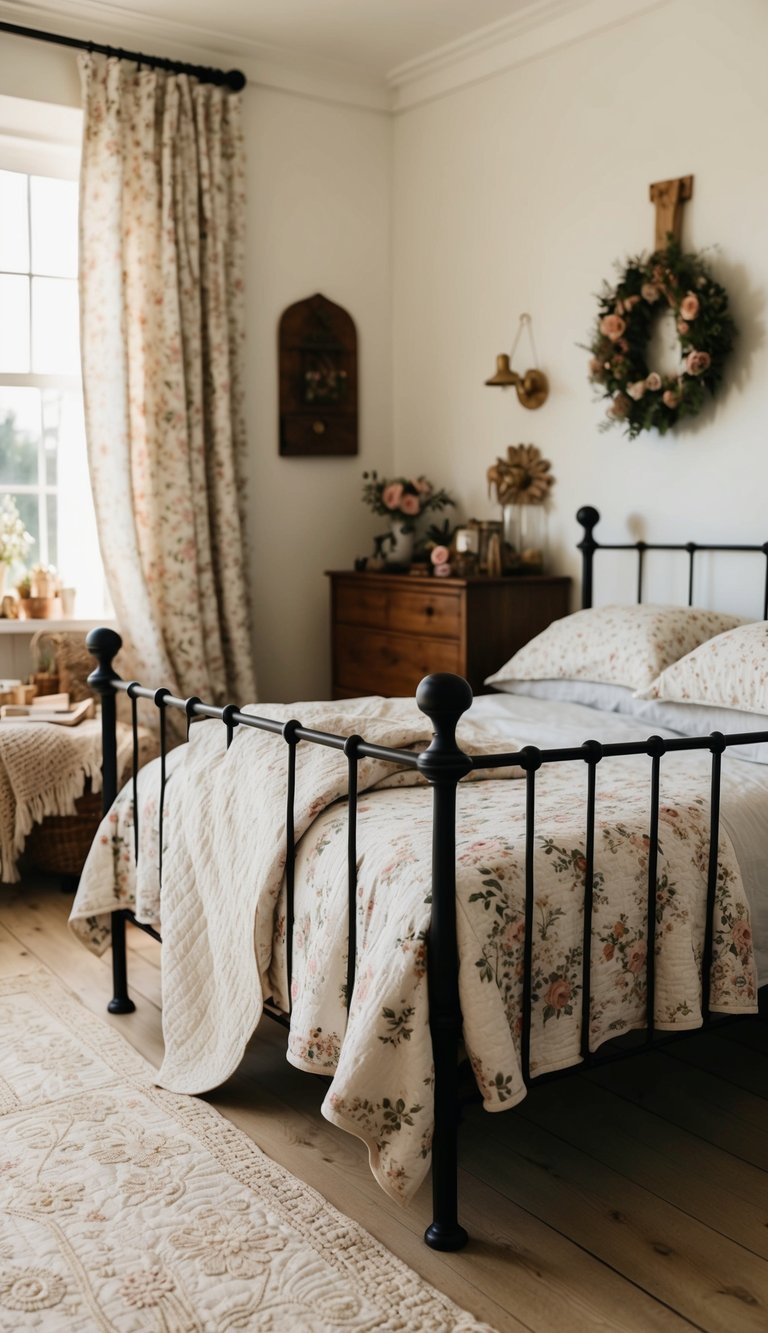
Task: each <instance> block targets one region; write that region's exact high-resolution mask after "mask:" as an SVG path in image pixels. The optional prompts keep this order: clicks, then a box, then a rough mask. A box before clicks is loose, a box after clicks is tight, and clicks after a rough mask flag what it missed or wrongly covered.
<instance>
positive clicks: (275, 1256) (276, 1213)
mask: <svg viewBox="0 0 768 1333" xmlns="http://www.w3.org/2000/svg"><path fill="white" fill-rule="evenodd" d="M62 1043H63V1046H64V1049H65V1050H66V1059H62V1060H59V1061H58V1062H56V1064H55V1065H54V1064H53V1063H52V1061H51V1053H52V1052H53V1051H56V1050H59V1049H61V1048H62ZM153 1074H154V1071H153V1070H152V1068H151V1067H150V1066H149V1065H147V1064H146V1063H145V1062H144V1061H143V1060H142V1059H140V1057H139V1056H138V1055H137V1054H136V1053H135V1052H134V1051H133V1050H132V1048H131V1047H130V1046H129V1045H128V1043H127V1042H126V1041H125V1040H124V1039H123V1038H122V1037H121V1036H120V1035H119V1034H118V1033H117V1032H115V1030H114V1029H110V1028H109V1027H107V1026H106V1025H105V1024H104V1023H102V1022H101V1021H100V1020H98V1019H96V1018H95V1017H94V1016H93V1015H92V1014H90V1013H88V1012H87V1011H86V1010H85V1009H83V1007H82V1006H81V1005H80V1004H79V1003H77V1002H76V1001H75V1000H74V999H73V998H72V997H71V996H70V995H68V994H67V992H66V991H65V990H63V989H62V988H61V987H60V986H58V985H56V984H55V983H53V982H52V981H51V980H50V978H49V977H48V976H47V975H46V974H45V973H37V972H34V973H32V974H29V975H26V976H22V977H14V978H10V979H9V978H3V979H2V980H0V1080H1V1081H2V1082H3V1084H4V1085H5V1086H6V1087H7V1088H8V1089H9V1097H8V1098H7V1100H6V1101H3V1102H0V1330H2V1331H3V1333H22V1331H23V1330H25V1329H38V1330H41V1329H42V1330H46V1333H92V1331H93V1330H95V1329H104V1330H107V1329H114V1330H121V1333H150V1331H152V1333H182V1330H184V1333H232V1330H235V1329H254V1330H255V1329H262V1330H268V1329H273V1330H278V1329H323V1330H327V1333H334V1330H338V1331H339V1333H342V1330H343V1333H372V1330H374V1329H376V1330H378V1329H381V1330H384V1331H385V1333H386V1330H390V1331H391V1333H395V1330H399V1331H400V1333H407V1330H412V1333H417V1331H418V1333H421V1330H425V1333H492V1330H491V1329H490V1328H489V1326H488V1325H487V1324H480V1323H478V1322H476V1321H475V1320H474V1319H473V1317H472V1316H471V1315H469V1314H466V1313H465V1312H464V1311H462V1310H460V1309H459V1308H458V1307H457V1306H456V1305H454V1304H453V1303H452V1302H451V1301H450V1300H448V1298H447V1297H445V1296H443V1295H442V1294H441V1293H440V1292H438V1291H435V1290H434V1289H433V1288H431V1287H430V1286H428V1285H427V1284H426V1283H425V1282H423V1281H422V1280H421V1279H420V1278H419V1277H417V1276H416V1274H415V1273H413V1272H412V1271H411V1270H410V1269H408V1268H407V1267H406V1266H405V1265H404V1264H402V1263H400V1261H399V1260H398V1259H396V1258H395V1256H394V1255H392V1254H390V1253H388V1252H387V1251H386V1250H385V1249H384V1248H383V1246H381V1245H379V1244H378V1242H377V1241H375V1240H373V1238H372V1237H371V1236H369V1235H367V1234H366V1233H365V1232H364V1231H363V1230H362V1229H361V1228H360V1227H358V1226H357V1225H356V1224H355V1223H354V1222H351V1221H349V1220H348V1219H347V1218H345V1217H343V1216H342V1215H341V1214H340V1213H338V1212H337V1211H336V1210H335V1209H334V1208H332V1207H331V1206H330V1205H329V1204H327V1203H326V1202H325V1200H324V1199H321V1198H320V1196H319V1195H318V1194H316V1193H315V1192H314V1190H311V1189H310V1188H309V1187H308V1186H306V1185H304V1184H303V1183H302V1182H301V1181H299V1180H297V1179H296V1178H295V1177H294V1176H291V1175H290V1174H289V1173H288V1172H287V1171H285V1170H283V1168H282V1167H279V1166H277V1165H276V1164H275V1163H274V1162H271V1161H270V1160H269V1159H268V1158H267V1157H265V1156H264V1155H263V1154H262V1153H261V1151H260V1150H259V1149H258V1148H257V1147H256V1145H255V1144H254V1143H252V1142H251V1141H250V1140H249V1139H248V1138H246V1136H245V1135H244V1134H242V1133H240V1131H239V1130H237V1129H236V1128H235V1127H234V1125H232V1124H230V1123H229V1122H228V1121H226V1120H224V1119H223V1118H222V1117H221V1116H220V1115H219V1114H218V1113H217V1112H216V1111H214V1110H213V1109H212V1108H211V1107H209V1106H206V1105H205V1104H204V1103H201V1102H195V1101H193V1100H192V1099H190V1098H185V1097H173V1096H171V1095H169V1094H168V1093H167V1092H162V1091H160V1090H159V1089H158V1088H156V1087H155V1086H153Z"/></svg>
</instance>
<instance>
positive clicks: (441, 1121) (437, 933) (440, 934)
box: [416, 672, 472, 1250]
mask: <svg viewBox="0 0 768 1333" xmlns="http://www.w3.org/2000/svg"><path fill="white" fill-rule="evenodd" d="M416 702H417V704H418V705H419V708H420V709H421V711H422V713H426V715H427V717H428V718H429V720H430V722H431V723H432V726H433V728H434V735H433V737H432V741H431V744H430V745H429V748H428V749H426V750H424V751H423V752H422V754H420V755H419V761H418V767H419V772H420V773H422V774H423V776H424V777H425V778H426V779H427V782H429V784H430V786H431V787H432V789H433V793H434V795H433V809H434V815H433V824H432V905H431V915H430V922H429V930H428V933H427V991H428V995H429V1030H430V1034H431V1037H432V1056H433V1060H434V1066H435V1092H434V1098H435V1131H434V1137H433V1140H432V1224H431V1226H429V1227H427V1230H426V1232H425V1234H424V1239H425V1240H426V1242H427V1245H429V1246H430V1247H431V1248H432V1249H433V1250H460V1249H462V1247H463V1246H464V1245H466V1243H467V1239H468V1237H467V1233H466V1231H465V1230H464V1228H463V1227H462V1226H460V1224H459V1220H458V1144H457V1136H458V1076H457V1069H458V1059H457V1056H458V1043H459V1039H460V1037H461V1006H460V1003H459V955H458V947H457V941H456V786H457V784H458V782H459V779H460V778H463V777H464V776H465V774H467V773H468V772H469V771H470V769H471V767H472V760H471V759H470V757H469V755H466V754H464V752H463V750H462V749H461V748H460V747H459V745H458V744H457V742H456V727H457V725H458V722H459V720H460V718H461V715H462V713H465V712H466V710H467V709H468V708H469V706H470V704H471V703H472V691H471V689H470V687H469V685H468V684H467V682H466V681H465V680H462V678H461V676H453V675H450V674H449V673H448V672H440V673H438V674H436V675H434V676H427V677H425V679H424V680H423V681H422V682H421V684H420V685H419V688H418V689H417V691H416Z"/></svg>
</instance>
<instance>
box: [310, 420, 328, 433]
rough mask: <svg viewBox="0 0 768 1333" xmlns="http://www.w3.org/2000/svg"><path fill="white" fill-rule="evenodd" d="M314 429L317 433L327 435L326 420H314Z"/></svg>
mask: <svg viewBox="0 0 768 1333" xmlns="http://www.w3.org/2000/svg"><path fill="white" fill-rule="evenodd" d="M312 429H313V431H314V432H315V435H325V422H324V421H313V422H312Z"/></svg>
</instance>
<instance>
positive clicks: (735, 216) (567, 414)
mask: <svg viewBox="0 0 768 1333" xmlns="http://www.w3.org/2000/svg"><path fill="white" fill-rule="evenodd" d="M617 8H618V9H619V10H620V6H618V7H617ZM766 49H768V5H766V4H765V2H764V0H731V3H729V4H727V5H726V4H723V3H722V0H669V3H667V4H666V5H663V6H662V7H660V8H657V9H655V10H653V11H652V12H649V13H646V14H645V15H643V16H641V17H637V18H634V19H631V20H628V21H627V22H625V23H623V24H621V23H620V22H617V23H616V24H615V25H614V26H612V27H611V28H610V29H608V30H606V31H604V32H602V33H599V34H596V35H593V36H591V37H589V38H588V39H585V40H583V41H580V42H578V43H576V44H572V45H569V46H567V47H564V48H563V49H560V50H555V51H552V52H551V53H550V54H548V55H546V56H544V57H542V58H540V59H537V60H534V61H530V62H529V63H527V64H524V65H521V66H520V67H518V68H515V69H510V70H509V71H507V72H505V73H503V74H499V75H496V76H494V77H491V78H489V79H488V80H486V81H485V82H481V83H478V84H476V85H474V86H471V87H465V88H463V89H460V90H458V91H456V92H453V93H451V94H449V95H447V96H444V97H441V98H440V99H437V100H434V101H432V102H430V103H428V104H425V105H422V106H419V107H415V108H413V109H411V110H408V111H405V112H403V113H401V114H399V115H398V116H397V118H396V124H395V158H394V167H395V184H394V240H393V254H394V329H393V346H394V431H395V437H394V438H395V464H396V470H397V471H398V472H408V473H410V472H413V471H424V472H426V473H427V474H428V475H429V476H430V477H431V478H432V479H433V480H434V481H435V482H437V483H439V484H444V485H447V486H449V487H451V488H452V489H453V490H454V491H455V493H456V494H457V495H458V496H460V497H461V499H462V501H463V506H464V511H465V513H467V514H475V515H476V516H485V517H491V516H495V515H496V513H497V512H498V511H494V507H493V505H492V504H491V502H489V500H488V498H487V492H486V488H485V471H486V468H487V466H488V465H489V464H490V463H491V462H492V461H493V459H494V458H495V456H496V455H497V454H499V453H502V452H503V450H504V449H505V447H506V445H507V444H513V443H519V442H521V441H525V442H531V443H535V444H537V445H539V447H540V448H541V449H542V451H543V453H544V454H545V455H546V456H547V457H549V458H551V459H552V461H553V464H554V471H555V474H556V477H557V485H556V488H555V492H554V501H553V508H552V514H551V518H550V534H551V539H552V547H553V559H554V563H555V566H556V568H557V570H558V572H573V573H575V572H576V559H575V552H574V551H573V543H574V542H575V540H576V539H577V535H578V530H577V527H576V524H575V521H574V518H573V515H574V512H575V510H576V509H577V508H578V507H579V505H581V504H585V503H590V504H594V505H596V506H597V507H598V508H599V509H600V510H601V511H602V513H603V515H604V522H603V524H602V525H601V526H602V531H603V535H604V537H605V539H606V540H609V539H610V538H611V537H613V538H614V539H618V540H626V539H627V532H628V530H629V529H628V525H629V528H631V530H632V534H633V535H632V538H631V539H632V540H634V539H635V538H636V537H637V536H639V535H642V536H644V537H646V538H647V539H649V540H650V539H664V538H667V539H677V540H681V539H682V540H687V539H689V538H699V539H706V538H708V539H710V540H716V539H718V538H719V539H721V540H726V539H730V540H731V541H739V540H742V541H763V540H765V539H766V537H768V514H767V513H766V503H765V501H766V496H767V495H768V447H766V422H767V421H768V343H767V342H766V338H765V328H764V319H765V293H766V290H768V170H766V146H765V145H766V127H768V80H767V79H766V77H765V51H766ZM690 172H692V173H693V174H694V176H695V181H694V198H693V200H692V201H691V203H689V204H687V205H686V207H685V218H684V234H683V240H684V243H685V244H687V245H688V246H689V247H691V248H694V249H702V248H704V247H707V246H710V245H714V244H718V243H719V245H720V250H719V252H715V253H714V254H713V256H712V267H713V270H714V272H715V274H716V276H718V277H719V278H720V279H721V280H722V281H723V282H724V283H725V285H726V287H727V288H728V291H729V293H730V296H731V300H732V307H733V313H734V316H735V318H736V320H737V322H738V326H739V329H740V338H739V343H738V350H737V352H736V353H735V355H734V357H733V359H732V361H731V362H730V365H729V369H728V383H727V386H726V387H725V388H724V389H723V391H722V392H721V394H720V395H719V396H718V398H717V400H716V401H715V403H714V404H713V405H712V406H711V407H709V408H708V409H707V410H706V411H705V413H704V414H703V415H702V416H701V417H699V418H697V420H696V421H695V422H694V423H691V424H689V425H687V426H686V427H685V428H684V429H679V430H677V431H675V432H674V433H673V434H671V435H667V436H666V438H664V439H661V438H658V437H656V436H655V435H644V436H641V437H640V438H639V439H637V440H636V441H634V442H630V441H628V440H627V439H625V438H624V436H623V435H622V434H621V433H620V432H619V431H618V429H617V428H616V427H613V428H612V429H611V430H609V431H607V432H606V433H604V434H602V433H600V432H599V430H598V427H599V425H600V422H601V421H602V419H603V416H604V408H603V406H602V405H598V404H596V403H595V402H594V401H593V398H592V391H591V389H590V386H589V384H588V383H587V379H586V361H587V354H586V353H585V352H584V351H582V350H581V349H580V348H579V347H578V346H577V344H578V343H580V342H585V341H588V340H589V335H590V331H591V327H592V323H593V319H594V313H595V309H596V302H595V299H594V293H596V292H597V291H598V290H599V288H600V286H601V283H602V280H603V279H612V278H613V277H614V267H613V264H614V260H623V259H625V258H626V257H627V256H628V255H630V254H634V253H637V252H638V251H641V250H643V249H650V248H652V243H653V236H654V216H653V208H652V206H651V205H650V203H649V202H648V186H649V184H650V183H651V182H652V181H656V180H663V179H665V178H667V177H673V176H680V175H684V174H687V173H690ZM521 311H530V312H531V314H532V315H533V318H534V332H535V337H536V342H537V345H538V352H539V360H540V363H541V367H542V368H543V369H544V370H546V372H547V374H548V375H549V378H550V384H551V397H550V399H549V401H548V402H547V404H546V405H545V406H544V407H543V408H542V409H540V410H539V411H537V412H527V411H525V410H524V409H523V408H522V407H520V405H519V404H518V402H517V398H516V396H515V395H514V393H513V391H502V390H500V389H491V388H485V387H484V385H483V381H484V380H485V379H486V378H487V377H488V375H490V374H491V373H492V369H493V366H494V358H495V355H496V353H497V352H500V351H502V350H504V349H507V350H508V349H509V347H510V345H511V342H512V339H513V336H514V333H515V330H516V327H517V318H518V315H519V313H520V312H521ZM529 364H530V358H529V355H528V348H527V346H525V343H523V345H522V347H521V353H520V354H519V355H518V357H516V368H517V369H521V368H525V367H526V366H527V365H529ZM633 516H634V521H633ZM598 535H600V529H598ZM735 568H736V566H735V565H730V566H729V576H730V575H731V571H734V570H735ZM681 577H682V570H681ZM758 581H759V580H758ZM730 582H731V586H730V587H729V588H728V590H727V592H726V594H725V595H726V600H727V601H729V602H730V603H731V604H733V605H735V606H736V609H743V610H744V611H745V612H746V613H751V614H759V604H758V601H757V592H756V590H755V589H754V588H753V590H752V595H751V598H750V597H749V596H748V594H747V591H746V590H745V589H742V587H741V586H740V577H738V578H737V576H736V575H735V573H733V575H732V576H731V577H730ZM707 594H708V589H701V591H700V594H699V595H700V596H702V597H703V596H706V595H707ZM720 600H722V597H721V598H720Z"/></svg>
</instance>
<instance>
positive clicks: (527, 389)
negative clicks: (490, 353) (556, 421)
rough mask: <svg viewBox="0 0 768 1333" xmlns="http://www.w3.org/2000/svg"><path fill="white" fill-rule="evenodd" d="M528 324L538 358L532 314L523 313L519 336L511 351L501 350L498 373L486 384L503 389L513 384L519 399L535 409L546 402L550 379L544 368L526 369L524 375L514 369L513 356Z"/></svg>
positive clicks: (534, 353)
mask: <svg viewBox="0 0 768 1333" xmlns="http://www.w3.org/2000/svg"><path fill="white" fill-rule="evenodd" d="M525 326H527V328H528V337H529V338H530V340H531V348H532V350H533V359H534V361H537V360H538V357H537V356H536V345H535V343H534V341H533V328H532V321H531V317H530V315H525V314H523V315H521V316H520V324H519V327H518V330H517V336H516V338H515V341H514V345H513V347H512V351H511V353H509V354H507V353H506V352H501V353H500V354H499V355H498V356H497V357H496V374H495V375H492V376H491V378H490V379H489V380H486V381H485V382H486V384H495V385H499V386H500V387H501V388H502V389H508V388H509V387H510V385H512V386H513V387H514V388H515V389H516V390H517V397H518V401H519V402H520V403H521V404H522V406H523V407H527V408H530V409H531V411H533V410H534V409H535V408H537V407H541V406H542V405H543V404H544V403H546V401H547V398H548V397H549V381H548V380H547V377H546V375H545V374H544V371H543V370H526V372H525V374H524V375H518V373H517V371H515V370H513V369H512V357H513V356H514V355H515V352H516V351H517V344H518V343H519V341H520V334H521V333H522V331H523V328H524V327H525Z"/></svg>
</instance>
